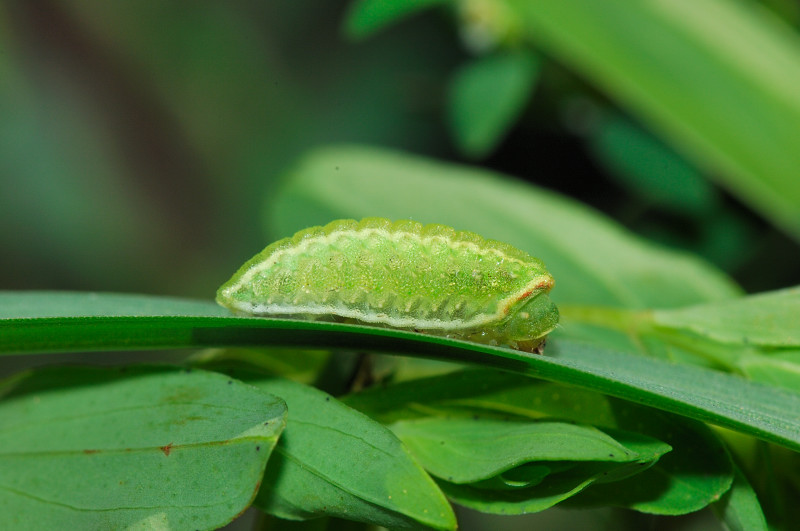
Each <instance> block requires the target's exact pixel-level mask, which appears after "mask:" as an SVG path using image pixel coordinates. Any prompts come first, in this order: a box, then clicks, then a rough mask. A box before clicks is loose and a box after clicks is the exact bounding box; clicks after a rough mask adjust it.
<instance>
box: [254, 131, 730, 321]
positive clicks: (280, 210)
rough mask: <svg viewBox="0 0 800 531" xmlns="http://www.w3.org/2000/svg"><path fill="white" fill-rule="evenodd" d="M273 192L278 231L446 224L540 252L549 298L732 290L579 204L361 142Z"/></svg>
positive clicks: (637, 304)
mask: <svg viewBox="0 0 800 531" xmlns="http://www.w3.org/2000/svg"><path fill="white" fill-rule="evenodd" d="M286 177H287V180H286V182H285V185H284V188H283V189H282V191H281V192H280V193H278V194H276V195H275V196H272V197H271V198H270V201H271V204H270V206H269V209H268V212H269V213H270V215H271V216H272V217H271V226H272V227H275V228H276V230H277V232H276V234H275V235H276V236H278V235H280V236H286V235H290V234H292V233H294V232H295V231H297V230H299V229H301V228H304V227H307V226H310V225H318V224H324V223H327V222H329V221H330V220H332V219H337V218H348V217H353V218H361V217H367V216H381V217H388V218H394V219H408V218H411V219H415V220H417V221H421V222H425V223H444V224H446V225H450V226H453V227H456V228H457V229H459V230H471V231H474V232H477V233H478V234H480V235H481V236H484V237H487V238H493V239H497V240H500V241H504V242H507V243H510V244H512V245H514V246H516V247H518V248H520V249H523V250H525V251H527V252H529V253H531V254H532V255H534V256H536V257H538V258H541V259H542V260H544V262H545V264H547V268H548V270H549V271H550V272H551V273H552V274H553V276H554V277H555V279H556V287H555V289H554V290H553V292H552V297H553V300H555V301H556V303H558V304H561V303H571V304H585V305H604V306H622V307H628V308H650V307H660V308H668V307H675V306H683V305H687V304H695V303H700V302H709V301H716V300H720V299H726V298H730V297H733V296H736V295H738V294H739V290H738V288H736V287H735V286H734V285H733V284H732V283H731V282H730V280H729V279H727V278H726V277H725V276H724V275H723V274H722V273H720V272H719V271H717V270H715V269H713V268H712V267H710V266H709V265H708V264H706V263H704V262H701V261H699V260H697V259H695V258H693V257H690V256H687V255H683V254H679V253H675V252H671V251H667V250H664V249H661V248H658V247H656V246H654V245H652V244H649V243H647V242H645V241H643V240H641V239H639V238H636V237H634V236H632V235H630V234H628V233H627V232H625V231H624V230H623V229H622V227H620V226H619V225H617V224H616V223H614V222H612V221H610V220H608V219H606V218H605V217H603V216H602V215H600V214H598V213H597V212H594V211H593V210H591V209H589V208H588V207H586V206H585V205H582V204H579V203H576V202H574V201H572V200H570V199H567V198H565V197H562V196H559V195H557V194H554V193H552V192H549V191H545V190H542V189H539V188H536V187H534V186H530V185H526V184H522V183H519V182H515V181H512V180H510V179H509V178H507V177H505V176H502V175H498V174H495V173H491V172H487V171H484V170H479V169H475V168H470V167H464V166H458V165H453V164H445V163H441V162H435V161H432V160H428V159H424V158H420V157H415V156H412V155H408V154H404V153H399V152H392V151H386V150H380V149H370V148H363V147H335V148H327V149H320V150H317V151H314V152H312V153H310V154H309V155H308V156H306V157H305V158H304V159H302V160H301V161H300V163H299V164H298V165H297V166H296V167H295V168H294V170H293V171H291V172H290V173H289V174H288V175H287V176H286Z"/></svg>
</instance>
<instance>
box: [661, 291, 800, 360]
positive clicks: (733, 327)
mask: <svg viewBox="0 0 800 531" xmlns="http://www.w3.org/2000/svg"><path fill="white" fill-rule="evenodd" d="M653 321H654V322H655V324H656V325H658V326H661V327H665V328H671V329H678V330H688V331H690V332H693V333H695V334H698V335H700V336H703V337H707V338H710V339H713V340H715V341H720V342H722V343H732V344H743V345H760V346H765V347H798V346H800V287H793V288H788V289H784V290H779V291H771V292H767V293H761V294H758V295H751V296H749V297H743V298H739V299H734V300H730V301H725V302H717V303H709V304H702V305H697V306H691V307H688V308H681V309H675V310H658V311H655V312H653Z"/></svg>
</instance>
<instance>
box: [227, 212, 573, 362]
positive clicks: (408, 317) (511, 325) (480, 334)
mask: <svg viewBox="0 0 800 531" xmlns="http://www.w3.org/2000/svg"><path fill="white" fill-rule="evenodd" d="M552 287H553V277H552V276H550V274H549V273H548V272H547V270H546V269H545V267H544V264H543V263H542V262H541V261H540V260H538V259H536V258H533V257H532V256H530V255H529V254H527V253H525V252H523V251H520V250H519V249H516V248H514V247H512V246H510V245H508V244H505V243H501V242H497V241H493V240H486V239H484V238H482V237H480V236H478V235H477V234H473V233H471V232H458V231H455V230H454V229H452V228H450V227H446V226H444V225H422V224H420V223H417V222H415V221H396V222H394V223H393V222H392V221H390V220H387V219H383V218H366V219H363V220H361V221H355V220H349V219H346V220H340V221H334V222H332V223H329V224H328V225H325V226H324V227H311V228H309V229H305V230H302V231H300V232H298V233H297V234H295V235H294V236H292V237H291V238H285V239H283V240H280V241H277V242H275V243H273V244H272V245H270V246H268V247H267V248H266V249H264V250H263V251H261V252H260V253H259V254H257V255H256V256H254V257H253V258H252V259H250V260H249V261H248V262H247V263H245V264H244V265H243V266H242V267H241V268H240V269H239V271H237V272H236V274H235V275H233V277H232V278H231V279H230V280H229V281H228V282H226V283H225V284H223V285H222V287H221V288H220V289H219V291H218V292H217V302H219V303H220V304H221V305H223V306H225V307H227V308H230V309H231V310H233V311H234V312H238V313H243V314H248V315H257V316H271V317H281V316H282V317H295V318H304V319H320V320H327V321H339V322H357V323H361V324H370V325H373V326H385V327H391V328H401V329H406V330H413V331H416V332H424V333H428V334H435V335H440V336H448V337H453V338H459V339H466V340H469V341H476V342H479V343H488V344H492V345H506V346H510V347H513V348H518V349H520V350H526V351H529V352H541V348H542V346H543V342H544V338H545V336H546V335H547V334H548V333H549V332H550V331H551V330H552V329H553V328H554V327H555V326H556V324H557V323H558V309H557V308H556V306H555V304H553V302H552V301H551V300H550V298H549V297H548V295H547V293H548V292H549V291H550V288H552Z"/></svg>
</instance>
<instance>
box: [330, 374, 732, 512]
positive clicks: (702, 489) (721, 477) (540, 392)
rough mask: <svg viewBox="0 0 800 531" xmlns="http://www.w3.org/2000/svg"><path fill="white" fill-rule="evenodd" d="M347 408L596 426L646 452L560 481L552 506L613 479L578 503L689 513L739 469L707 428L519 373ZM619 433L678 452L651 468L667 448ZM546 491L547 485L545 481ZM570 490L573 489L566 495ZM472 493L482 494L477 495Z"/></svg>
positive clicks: (394, 415)
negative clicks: (649, 464) (599, 473)
mask: <svg viewBox="0 0 800 531" xmlns="http://www.w3.org/2000/svg"><path fill="white" fill-rule="evenodd" d="M345 402H346V403H348V404H350V405H352V406H353V407H356V408H358V409H360V410H363V411H365V412H366V413H367V414H369V415H371V416H373V417H375V418H379V419H381V420H382V421H383V422H391V421H396V420H397V419H399V418H415V417H417V416H419V415H457V414H461V415H464V414H472V415H483V414H487V413H494V414H502V415H513V416H515V417H527V418H541V417H556V418H563V419H567V420H570V421H574V422H581V423H591V424H594V425H595V426H598V427H600V428H601V429H604V430H607V429H614V430H617V431H614V432H609V433H610V434H611V435H612V436H614V437H615V438H616V439H617V440H618V441H619V442H620V443H622V444H623V445H625V446H626V447H628V448H632V449H637V451H638V452H640V453H641V454H643V455H642V456H641V457H640V460H639V461H638V462H637V463H634V465H636V466H631V467H628V468H627V469H626V468H622V469H617V470H614V471H612V470H609V469H608V468H606V469H604V470H603V471H602V472H603V474H602V476H598V477H595V476H594V475H593V473H592V474H589V475H588V476H586V475H584V476H580V477H577V476H570V478H571V479H570V482H569V483H567V484H563V483H561V482H559V483H558V485H559V487H558V489H557V491H556V492H557V493H558V496H557V497H558V499H557V500H555V501H554V502H553V503H557V502H559V501H563V500H565V499H567V498H568V497H570V496H572V495H574V494H576V493H577V492H578V491H580V490H582V489H584V488H586V487H587V486H588V485H589V484H590V483H595V482H596V481H599V480H603V481H604V482H608V481H612V480H613V481H614V482H613V483H608V484H607V485H606V484H604V485H600V486H597V485H595V486H592V487H591V488H589V489H588V490H586V491H584V493H585V495H584V494H581V496H580V497H579V498H580V500H579V501H575V502H574V503H575V504H577V505H581V506H583V505H598V504H606V505H621V506H625V507H630V508H633V509H636V510H639V511H644V512H651V513H658V514H684V513H688V512H691V511H695V510H698V509H700V508H702V507H705V506H706V505H708V504H709V503H711V502H713V501H715V500H717V499H719V497H720V496H721V495H722V494H723V493H724V492H725V491H726V490H727V489H728V487H729V486H730V483H731V480H732V474H733V472H732V468H731V467H732V465H731V462H730V458H729V457H728V455H727V452H726V451H725V449H724V448H723V447H722V446H721V444H720V442H719V441H718V439H717V437H716V436H715V435H714V434H713V433H712V432H711V431H710V430H709V429H708V428H707V427H706V426H704V425H702V424H700V423H696V422H690V421H688V420H686V419H681V418H679V417H676V416H674V415H669V414H667V413H664V412H660V411H656V410H653V409H650V408H645V407H642V406H636V405H634V404H630V403H627V402H623V401H620V400H617V399H613V398H609V397H605V396H602V395H599V394H597V393H593V392H590V391H585V390H581V389H576V388H571V387H565V386H562V385H556V384H552V383H544V382H539V381H535V380H530V379H528V378H525V377H523V376H519V375H512V374H505V373H493V372H488V371H465V372H461V373H454V374H449V375H445V376H440V377H435V378H430V379H426V380H420V381H416V382H408V383H402V384H397V385H393V386H389V387H386V388H383V389H380V390H376V391H366V392H363V393H359V394H355V395H351V396H349V397H346V398H345ZM618 430H626V431H628V432H636V433H641V434H644V435H645V436H648V437H650V438H654V439H656V440H661V441H664V442H665V443H668V444H669V446H671V447H672V448H673V450H672V451H671V452H669V453H668V454H666V455H664V456H663V457H661V458H660V459H659V460H658V462H657V463H655V464H654V465H653V466H652V467H651V468H648V469H647V470H644V469H643V468H642V467H641V466H640V465H639V464H638V463H640V462H646V461H648V460H652V459H656V458H658V456H659V451H661V452H663V447H662V450H658V448H657V447H656V448H655V449H654V448H653V447H650V446H647V445H644V444H643V443H642V442H641V441H637V440H636V439H632V438H631V437H630V435H628V436H625V433H624V432H619V431H618ZM643 470H644V471H643ZM576 472H580V471H576ZM589 472H592V471H589ZM596 472H597V471H594V473H596ZM637 472H638V473H637ZM632 474H635V475H632ZM627 476H631V477H629V478H627ZM626 478H627V479H626ZM549 479H550V478H549V477H548V481H549ZM562 479H563V478H562ZM586 481H588V483H587V482H586ZM542 486H543V487H547V485H544V482H543V483H542ZM564 488H566V489H567V490H568V491H567V492H564V491H563V489H564ZM470 492H472V491H470ZM547 492H548V493H550V491H547ZM448 494H449V492H448ZM473 494H474V495H475V496H477V495H478V493H477V492H473ZM539 495H540V493H539V491H532V492H531V496H532V497H538V496H539ZM549 495H550V494H548V496H549ZM492 499H494V500H495V501H499V500H500V499H501V498H499V497H498V495H493V498H492ZM513 499H514V500H515V503H523V502H525V503H527V502H526V501H525V498H523V497H522V495H521V494H519V493H517V494H515V495H514V498H513ZM545 500H546V503H550V501H551V499H550V498H549V497H547V496H546V497H545ZM507 501H509V500H507ZM541 503H545V502H541ZM570 503H573V500H570ZM548 506H549V505H548ZM526 507H527V506H526ZM531 507H532V506H531Z"/></svg>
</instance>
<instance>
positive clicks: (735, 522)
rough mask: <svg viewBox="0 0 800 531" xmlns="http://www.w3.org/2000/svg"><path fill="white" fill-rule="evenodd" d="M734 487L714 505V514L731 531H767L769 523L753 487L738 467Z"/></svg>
mask: <svg viewBox="0 0 800 531" xmlns="http://www.w3.org/2000/svg"><path fill="white" fill-rule="evenodd" d="M735 471H736V474H735V476H734V481H733V486H731V489H730V490H729V491H728V492H727V493H726V494H725V496H723V497H722V499H721V500H720V501H718V502H717V503H715V504H714V505H712V508H713V509H714V513H716V514H717V516H718V517H719V518H720V519H721V520H722V521H723V522H724V523H725V525H726V527H727V528H728V529H729V530H730V531H766V530H767V529H768V527H767V521H766V519H765V518H764V512H763V511H762V510H761V504H760V503H759V502H758V497H757V496H756V493H755V491H754V490H753V487H751V486H750V483H749V482H748V481H747V478H746V477H745V476H744V474H743V473H742V471H741V470H740V469H739V468H738V467H736V468H735Z"/></svg>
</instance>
